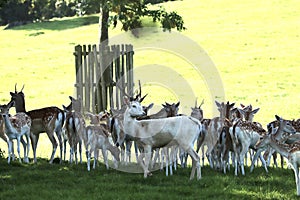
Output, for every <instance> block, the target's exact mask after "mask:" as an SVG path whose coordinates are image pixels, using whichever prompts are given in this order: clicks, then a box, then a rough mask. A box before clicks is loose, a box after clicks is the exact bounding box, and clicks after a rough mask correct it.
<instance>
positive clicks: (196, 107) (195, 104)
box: [195, 97, 198, 108]
mask: <svg viewBox="0 0 300 200" xmlns="http://www.w3.org/2000/svg"><path fill="white" fill-rule="evenodd" d="M197 100H198V97H196V101H195V108H197Z"/></svg>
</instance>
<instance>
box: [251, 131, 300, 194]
mask: <svg viewBox="0 0 300 200" xmlns="http://www.w3.org/2000/svg"><path fill="white" fill-rule="evenodd" d="M275 137H276V136H275V135H268V136H266V137H264V139H262V140H261V141H260V142H259V143H258V144H257V145H256V146H255V147H256V148H257V149H265V148H267V146H270V147H271V148H272V149H274V150H275V151H276V152H278V153H279V154H280V155H282V156H283V157H285V158H287V159H288V162H289V165H290V166H291V168H292V169H293V171H294V175H295V181H296V190H297V196H300V177H299V167H300V143H299V142H298V143H293V144H290V145H288V144H282V143H281V142H279V141H278V140H276V138H275Z"/></svg>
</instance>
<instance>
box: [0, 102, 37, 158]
mask: <svg viewBox="0 0 300 200" xmlns="http://www.w3.org/2000/svg"><path fill="white" fill-rule="evenodd" d="M13 103H14V102H13V101H11V102H10V103H9V104H7V105H1V106H0V112H1V115H2V117H3V120H4V125H5V134H6V136H7V141H8V142H7V143H8V164H9V163H10V160H11V155H12V153H13V152H12V140H13V139H16V140H17V151H18V156H19V161H20V162H22V161H21V156H20V141H21V137H22V136H23V135H25V137H26V140H27V145H26V148H24V161H25V162H27V163H28V162H29V159H28V154H29V149H30V139H29V138H30V127H31V119H30V117H29V116H28V115H26V114H25V113H23V112H20V113H16V115H14V116H12V117H9V114H8V113H9V109H10V108H11V107H12V105H13Z"/></svg>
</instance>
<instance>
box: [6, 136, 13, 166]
mask: <svg viewBox="0 0 300 200" xmlns="http://www.w3.org/2000/svg"><path fill="white" fill-rule="evenodd" d="M7 144H8V159H7V162H8V164H10V157H11V153H12V146H13V143H12V141H11V140H10V139H8V141H7Z"/></svg>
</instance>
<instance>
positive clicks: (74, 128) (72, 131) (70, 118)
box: [62, 96, 85, 164]
mask: <svg viewBox="0 0 300 200" xmlns="http://www.w3.org/2000/svg"><path fill="white" fill-rule="evenodd" d="M69 99H70V101H71V102H70V104H69V105H68V106H64V105H62V107H63V110H64V113H65V123H64V126H63V139H64V160H65V157H66V147H67V144H66V143H67V141H68V142H69V145H70V159H69V163H70V164H72V163H73V158H74V154H75V164H77V145H78V146H79V156H80V163H82V139H81V135H82V134H83V133H82V132H84V131H85V120H84V118H83V116H82V114H81V97H79V98H78V99H75V98H73V97H72V96H69Z"/></svg>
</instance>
